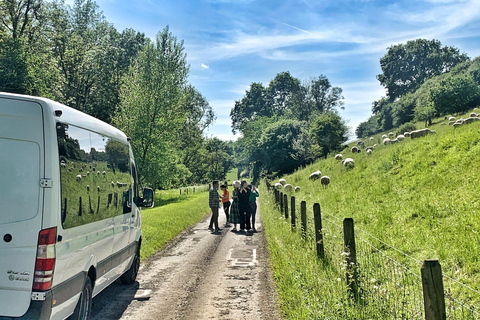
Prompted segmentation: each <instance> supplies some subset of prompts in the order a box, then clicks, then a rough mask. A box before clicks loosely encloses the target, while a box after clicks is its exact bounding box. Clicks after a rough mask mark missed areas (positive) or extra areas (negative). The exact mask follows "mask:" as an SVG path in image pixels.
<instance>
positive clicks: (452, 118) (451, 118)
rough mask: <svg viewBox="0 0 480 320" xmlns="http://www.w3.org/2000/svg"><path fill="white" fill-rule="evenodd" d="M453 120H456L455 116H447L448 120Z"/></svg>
mask: <svg viewBox="0 0 480 320" xmlns="http://www.w3.org/2000/svg"><path fill="white" fill-rule="evenodd" d="M455 120H456V118H455V117H450V118H448V121H455Z"/></svg>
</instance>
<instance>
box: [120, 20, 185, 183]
mask: <svg viewBox="0 0 480 320" xmlns="http://www.w3.org/2000/svg"><path fill="white" fill-rule="evenodd" d="M187 76H188V66H187V62H186V54H185V51H184V47H183V42H182V41H179V40H177V38H176V37H174V36H173V35H172V33H171V32H170V31H169V28H168V27H166V28H165V29H164V30H163V31H162V32H159V33H158V34H157V36H156V41H155V42H154V43H147V44H146V45H145V46H144V47H143V49H142V51H141V52H140V54H139V56H138V59H137V60H136V62H135V63H134V65H133V67H132V68H131V70H130V72H129V74H128V75H127V76H126V77H125V79H124V86H123V87H122V91H121V98H122V102H121V105H120V107H119V108H118V109H117V112H116V113H115V116H114V123H115V124H116V125H117V126H119V127H120V128H121V129H123V130H124V131H125V133H126V134H127V135H129V136H130V137H131V138H132V142H131V144H132V147H133V149H134V153H135V158H136V160H137V162H138V163H139V167H140V169H139V173H140V174H141V176H142V178H143V179H144V180H145V181H146V182H148V183H149V184H150V185H152V186H155V187H158V188H166V187H169V186H171V185H172V184H176V183H178V181H179V180H181V179H182V178H183V176H184V175H187V174H188V172H187V169H186V168H185V166H184V165H183V164H182V163H181V159H180V155H179V154H178V153H177V152H175V150H176V145H177V144H178V143H179V142H178V141H177V139H178V138H179V135H178V133H179V131H180V130H181V129H182V128H183V125H184V123H185V119H186V118H187V114H186V112H185V108H184V107H183V106H182V103H183V102H184V88H185V86H186V84H187Z"/></svg>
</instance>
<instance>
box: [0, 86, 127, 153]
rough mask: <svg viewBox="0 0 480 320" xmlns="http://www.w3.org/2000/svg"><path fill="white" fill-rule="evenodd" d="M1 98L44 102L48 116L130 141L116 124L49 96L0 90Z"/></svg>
mask: <svg viewBox="0 0 480 320" xmlns="http://www.w3.org/2000/svg"><path fill="white" fill-rule="evenodd" d="M0 98H7V99H16V100H26V101H35V102H38V103H40V104H42V105H43V106H44V107H46V108H48V109H45V111H46V112H45V114H46V116H48V114H50V116H51V117H54V118H56V119H58V120H59V121H61V122H62V123H66V124H71V125H75V126H79V127H82V128H85V129H88V130H90V131H94V132H97V133H99V134H105V135H108V136H110V137H112V138H115V139H116V140H119V141H122V142H124V143H128V142H127V136H126V135H125V134H124V133H123V132H122V131H120V130H119V129H117V128H115V127H114V126H112V125H110V124H108V123H106V122H103V121H102V120H99V119H97V118H94V117H92V116H90V115H88V114H86V113H83V112H81V111H78V110H76V109H73V108H70V107H67V106H66V105H63V104H61V103H58V102H55V101H53V100H50V99H47V98H41V97H34V96H28V95H21V94H14V93H7V92H0ZM56 110H60V111H62V115H61V116H60V117H57V116H56V115H55V111H56ZM47 111H50V112H49V113H47Z"/></svg>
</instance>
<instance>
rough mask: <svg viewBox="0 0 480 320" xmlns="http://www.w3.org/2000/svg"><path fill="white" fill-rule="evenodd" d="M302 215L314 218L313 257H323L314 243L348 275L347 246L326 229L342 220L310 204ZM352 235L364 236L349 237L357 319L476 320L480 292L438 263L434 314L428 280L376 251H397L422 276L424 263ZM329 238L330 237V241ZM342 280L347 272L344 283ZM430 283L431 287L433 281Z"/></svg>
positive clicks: (281, 200)
mask: <svg viewBox="0 0 480 320" xmlns="http://www.w3.org/2000/svg"><path fill="white" fill-rule="evenodd" d="M280 194H281V196H279V194H278V191H277V190H275V203H276V205H280V208H279V209H280V212H281V213H282V214H283V213H285V220H286V221H288V211H287V210H288V209H287V208H288V207H287V206H288V201H287V195H286V194H284V193H280ZM291 203H292V207H291V208H290V211H291V215H292V217H294V216H295V214H296V213H295V210H296V207H295V203H296V202H295V197H292V199H291ZM301 203H302V206H303V205H306V203H305V201H302V202H301ZM317 206H318V208H317ZM303 210H304V209H303V208H302V215H303ZM317 211H318V213H317ZM308 212H309V213H310V217H311V213H313V215H314V217H315V219H314V221H313V222H314V225H315V227H314V230H315V236H314V237H313V239H315V241H316V244H317V256H318V257H319V258H324V257H323V255H320V253H319V244H321V247H322V250H323V248H325V249H324V250H325V252H327V258H328V259H332V262H333V261H335V262H336V263H335V264H337V265H341V267H342V269H345V270H348V269H349V267H350V266H349V264H352V263H351V262H350V263H346V261H349V259H345V258H348V255H349V254H350V253H349V252H348V251H349V249H348V247H344V246H342V245H341V244H340V241H341V237H340V236H339V234H340V233H341V231H340V232H337V233H335V231H334V229H335V228H332V229H330V228H329V226H335V227H336V229H337V230H339V229H340V230H341V229H342V228H344V226H343V225H345V219H341V218H339V217H336V216H335V215H333V214H331V213H323V216H321V215H320V206H319V205H318V204H315V205H314V206H313V210H308ZM317 214H318V215H319V216H321V218H320V219H321V220H320V221H317V218H316V216H317ZM310 217H309V218H308V220H310V221H311V220H312V219H311V218H310ZM294 221H295V220H292V222H294ZM321 221H324V222H328V224H327V227H325V226H322V222H321ZM303 223H305V224H306V223H307V222H306V220H305V222H304V220H303V218H302V226H303ZM352 223H353V221H352ZM342 224H343V225H342ZM305 226H306V225H305ZM307 229H308V228H306V227H302V237H304V238H305V239H306V240H308V239H312V237H311V236H310V235H308V234H307ZM294 230H295V228H294V226H293V225H292V231H294ZM356 231H360V232H361V234H363V235H364V236H360V235H358V234H356V235H355V238H356V239H358V240H359V241H358V242H357V246H356V247H357V248H356V252H355V253H354V254H355V255H356V257H357V258H356V260H358V261H356V262H355V269H354V270H358V272H357V271H355V273H357V274H356V276H357V277H358V279H356V280H355V281H357V285H358V297H357V298H358V301H357V302H360V303H359V308H360V310H361V312H362V314H363V316H365V317H366V318H367V317H370V316H375V314H377V315H378V313H379V312H380V313H381V314H384V315H388V316H389V318H391V319H437V318H438V319H446V318H448V319H459V320H463V319H472V320H475V319H477V320H478V319H480V312H479V311H480V307H479V306H474V304H476V303H480V292H479V291H477V290H475V289H473V288H471V287H469V286H467V285H465V284H463V283H461V282H459V281H457V280H455V279H453V278H451V277H449V276H447V275H445V274H443V273H441V267H440V265H439V264H438V262H437V261H433V262H435V263H436V264H438V268H439V272H440V273H439V279H437V281H440V284H441V288H442V290H441V291H442V292H441V300H442V303H443V304H444V306H443V309H445V310H443V311H442V310H440V311H438V309H442V307H441V305H442V304H440V307H439V306H438V305H436V306H434V307H431V303H433V302H432V301H433V300H438V297H440V296H439V295H438V294H439V293H438V292H436V291H438V290H435V289H436V287H430V288H429V287H428V286H429V284H428V281H427V280H428V279H427V280H425V279H423V277H422V276H421V275H419V274H418V273H416V272H414V271H412V269H411V267H408V266H407V265H405V264H404V263H402V262H400V261H397V259H394V258H393V257H391V256H389V255H388V254H387V253H386V252H385V251H384V250H383V249H380V248H379V247H381V246H384V247H386V248H388V249H391V250H394V251H396V252H398V253H399V254H401V255H402V256H404V257H405V258H407V260H406V262H408V261H411V262H412V263H413V265H414V266H415V267H417V268H418V267H420V266H421V268H422V275H423V269H424V268H425V266H426V265H427V266H428V265H429V263H427V261H424V262H423V265H422V261H420V260H418V259H416V258H414V257H412V256H411V255H409V254H407V253H405V252H403V251H401V250H399V249H397V248H395V247H393V246H391V245H389V244H388V243H386V242H384V241H382V240H381V239H379V238H378V237H375V236H373V235H372V234H370V233H369V232H367V231H365V230H363V229H361V228H356ZM319 234H320V237H319ZM330 235H332V236H331V237H330ZM322 236H323V237H322ZM367 239H368V240H367ZM374 242H376V243H377V244H380V246H378V245H375V244H374ZM340 248H341V249H340ZM339 249H340V250H341V251H342V257H341V259H339V254H338V251H339ZM430 262H432V261H430ZM417 270H420V269H417ZM348 277H349V276H348V272H347V284H348ZM430 280H431V279H430ZM433 281H434V282H435V280H433ZM443 282H447V284H449V285H448V286H446V287H445V289H443ZM430 285H432V284H430ZM453 285H457V286H459V287H460V290H459V289H458V288H455V289H454V288H453ZM425 286H427V287H425ZM429 290H430V292H433V294H434V295H435V297H433V298H432V297H429V296H428V297H427V295H428V294H427V293H426V292H428V291H429ZM462 290H463V291H462ZM422 296H423V297H422ZM460 296H461V297H460ZM432 299H433V300H432ZM462 300H463V301H462ZM467 301H468V302H467ZM427 305H428V307H431V308H433V309H435V310H434V311H433V313H432V310H426V309H428V308H427V307H426V306H427ZM435 312H439V313H435ZM432 314H433V316H432ZM445 315H446V316H445Z"/></svg>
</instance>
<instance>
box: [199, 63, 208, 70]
mask: <svg viewBox="0 0 480 320" xmlns="http://www.w3.org/2000/svg"><path fill="white" fill-rule="evenodd" d="M200 66H201V67H202V68H203V69H208V68H210V67H209V66H207V65H206V64H203V63H202V64H201V65H200Z"/></svg>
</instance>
